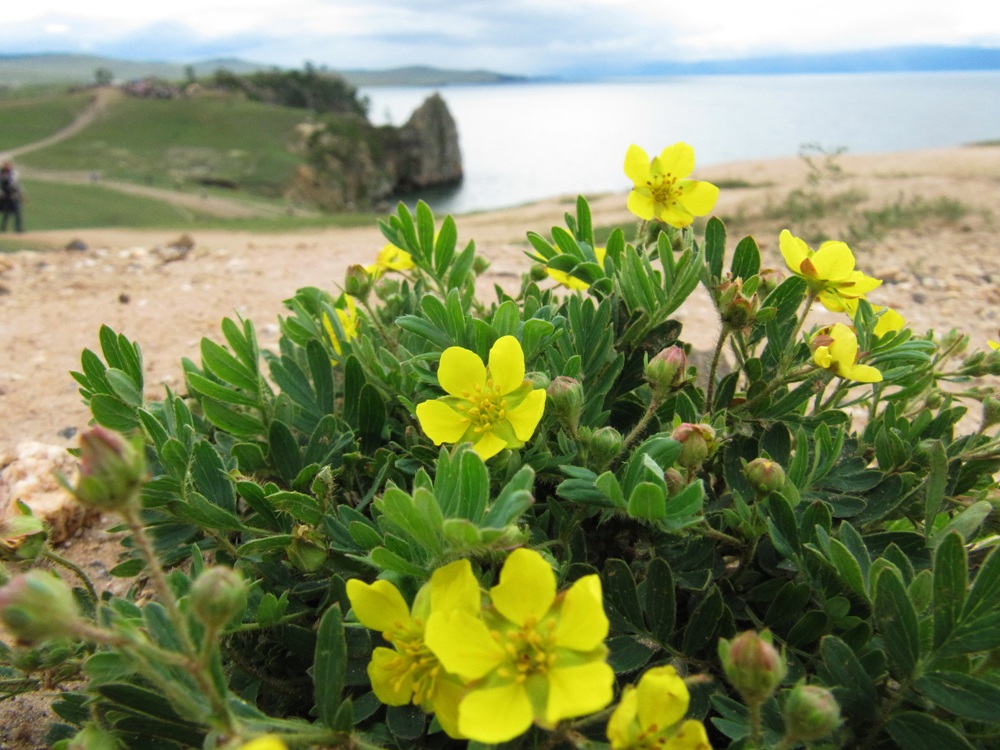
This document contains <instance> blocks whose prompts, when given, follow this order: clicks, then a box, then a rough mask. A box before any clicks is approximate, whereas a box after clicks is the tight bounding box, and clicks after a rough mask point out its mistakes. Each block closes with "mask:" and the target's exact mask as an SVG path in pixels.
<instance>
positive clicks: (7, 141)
mask: <svg viewBox="0 0 1000 750" xmlns="http://www.w3.org/2000/svg"><path fill="white" fill-rule="evenodd" d="M92 99H93V95H92V94H90V93H87V92H77V93H72V94H66V93H64V92H55V91H53V92H46V93H43V94H42V95H39V96H31V97H24V96H22V97H11V98H9V99H0V151H6V150H8V149H12V148H16V147H18V146H23V145H25V144H27V143H34V142H35V141H38V140H41V139H42V138H45V137H46V136H48V135H51V134H52V133H54V132H56V131H57V130H61V129H62V128H64V127H66V126H67V125H69V124H70V123H71V122H73V120H74V119H75V118H76V116H77V115H79V114H80V113H81V112H83V110H85V109H86V108H87V106H88V105H89V104H90V102H91V101H92Z"/></svg>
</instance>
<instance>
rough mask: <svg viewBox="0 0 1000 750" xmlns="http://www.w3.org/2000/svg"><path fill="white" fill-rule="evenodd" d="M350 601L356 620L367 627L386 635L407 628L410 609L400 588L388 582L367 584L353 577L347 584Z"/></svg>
mask: <svg viewBox="0 0 1000 750" xmlns="http://www.w3.org/2000/svg"><path fill="white" fill-rule="evenodd" d="M347 598H348V599H350V600H351V608H352V609H353V610H354V615H355V617H357V618H358V621H359V622H360V623H361V624H362V625H364V626H365V627H366V628H370V629H371V630H377V631H379V632H380V633H385V632H387V631H390V630H395V629H399V628H403V627H406V625H407V623H409V621H410V608H409V607H408V606H407V605H406V600H405V599H403V595H402V594H400V593H399V589H397V588H396V587H395V586H393V585H392V584H391V583H389V582H388V581H375V583H372V584H367V583H365V582H364V581H361V580H358V579H357V578H352V579H351V580H349V581H348V582H347Z"/></svg>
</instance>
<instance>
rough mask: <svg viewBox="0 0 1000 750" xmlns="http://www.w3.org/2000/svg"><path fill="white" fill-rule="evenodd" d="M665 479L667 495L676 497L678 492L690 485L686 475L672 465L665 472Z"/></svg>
mask: <svg viewBox="0 0 1000 750" xmlns="http://www.w3.org/2000/svg"><path fill="white" fill-rule="evenodd" d="M663 481H664V482H666V484H667V497H674V496H676V495H677V493H678V492H680V491H681V490H683V489H684V488H685V487H687V486H688V482H687V480H686V479H685V478H684V475H683V474H681V473H680V472H679V471H677V469H675V468H674V467H673V466H671V467H670V468H669V469H667V470H666V471H665V472H663Z"/></svg>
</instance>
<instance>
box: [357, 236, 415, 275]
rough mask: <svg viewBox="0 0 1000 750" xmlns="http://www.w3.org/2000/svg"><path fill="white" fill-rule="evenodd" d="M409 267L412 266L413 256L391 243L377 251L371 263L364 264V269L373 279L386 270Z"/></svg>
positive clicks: (400, 269) (406, 269) (403, 269)
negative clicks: (368, 264)
mask: <svg viewBox="0 0 1000 750" xmlns="http://www.w3.org/2000/svg"><path fill="white" fill-rule="evenodd" d="M411 268H413V257H412V256H411V255H410V254H409V253H408V252H406V251H405V250H403V249H402V248H400V247H396V246H395V245H393V244H391V243H390V244H388V245H385V246H384V247H383V248H382V249H381V250H379V251H378V255H376V256H375V262H374V263H373V264H372V265H370V266H365V270H366V271H367V272H368V273H369V275H371V277H372V278H375V279H377V278H379V277H380V276H381V275H382V274H384V273H385V272H386V271H409V270H410V269H411Z"/></svg>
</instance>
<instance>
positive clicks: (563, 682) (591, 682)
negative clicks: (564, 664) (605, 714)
mask: <svg viewBox="0 0 1000 750" xmlns="http://www.w3.org/2000/svg"><path fill="white" fill-rule="evenodd" d="M548 676H549V700H548V705H547V706H546V708H545V720H546V721H547V722H548V723H549V724H551V725H553V726H554V725H555V724H556V723H558V722H560V721H562V720H563V719H569V718H572V717H574V716H583V715H584V714H589V713H593V712H594V711H600V710H601V709H602V708H604V707H605V706H607V705H608V704H609V703H611V699H612V698H614V688H613V686H614V682H615V673H614V671H613V670H612V669H611V665H609V664H608V663H607V662H604V661H593V662H590V663H588V664H581V665H580V666H578V667H568V668H564V669H559V668H556V669H550V670H549V675H548Z"/></svg>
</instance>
